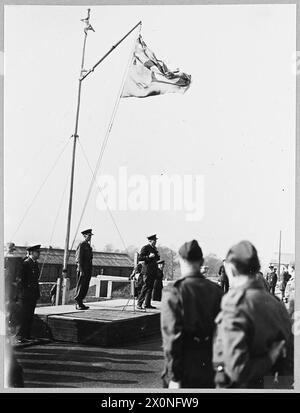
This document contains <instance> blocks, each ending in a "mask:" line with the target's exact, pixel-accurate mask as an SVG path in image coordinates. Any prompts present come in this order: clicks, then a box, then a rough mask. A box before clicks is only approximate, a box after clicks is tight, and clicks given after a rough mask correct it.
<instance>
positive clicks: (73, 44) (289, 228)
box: [4, 5, 296, 263]
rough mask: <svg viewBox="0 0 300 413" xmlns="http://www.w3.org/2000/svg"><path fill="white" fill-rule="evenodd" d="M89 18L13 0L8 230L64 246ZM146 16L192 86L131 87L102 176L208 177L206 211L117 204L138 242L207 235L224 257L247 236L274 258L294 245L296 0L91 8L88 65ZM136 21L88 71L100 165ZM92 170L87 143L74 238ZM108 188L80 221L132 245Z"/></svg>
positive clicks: (9, 10)
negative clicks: (105, 204)
mask: <svg viewBox="0 0 300 413" xmlns="http://www.w3.org/2000/svg"><path fill="white" fill-rule="evenodd" d="M85 16H86V7H84V6H82V7H81V6H80V7H79V6H74V7H70V6H5V142H4V143H5V241H13V242H15V243H16V244H18V245H21V244H24V243H25V242H27V243H29V244H31V243H42V244H43V246H48V245H49V244H51V245H54V246H61V247H63V246H64V238H65V232H66V216H67V201H68V185H69V178H70V164H71V149H72V145H71V140H70V136H71V135H72V134H73V132H74V121H75V110H76V95H77V80H78V76H79V70H80V63H81V51H82V41H83V31H82V28H83V26H82V25H83V23H82V22H80V19H81V18H84V17H85ZM139 20H142V22H143V27H142V36H143V39H144V41H145V42H146V43H147V45H148V47H150V48H151V49H152V50H153V51H154V52H155V53H156V55H157V56H158V57H159V58H160V59H162V60H163V61H164V62H165V63H167V64H168V66H169V67H170V68H173V69H175V68H180V69H181V70H182V71H184V72H186V73H188V74H191V76H192V85H191V87H190V89H189V90H188V91H187V92H186V93H185V94H183V95H181V94H168V95H163V96H154V97H149V98H145V99H136V98H127V99H121V101H120V104H119V108H118V112H117V114H116V118H115V121H114V124H113V129H112V132H111V134H110V137H109V141H108V145H107V148H106V150H105V153H104V157H103V161H102V164H101V167H100V171H99V174H98V175H100V173H101V174H106V175H111V176H114V177H115V178H116V179H117V177H118V175H119V168H120V167H121V168H124V167H126V168H127V171H128V175H129V176H132V175H135V174H139V175H143V176H144V177H145V179H146V180H150V178H151V177H152V176H153V175H158V176H162V175H164V176H170V175H172V174H177V175H179V176H180V177H183V176H184V175H192V176H196V175H199V176H202V177H203V181H204V191H203V205H204V215H203V218H202V219H201V220H200V221H196V222H189V221H187V219H186V211H184V210H182V211H174V210H171V211H163V210H159V211H151V210H148V211H147V210H146V211H145V210H144V211H118V210H117V211H112V213H113V215H114V218H115V221H116V223H117V226H118V228H119V231H120V233H121V235H122V237H123V239H124V240H125V243H126V245H130V244H135V245H137V246H141V245H143V243H144V242H145V237H146V235H149V234H151V233H157V234H158V237H159V243H161V244H162V245H167V246H170V247H173V248H175V249H177V248H178V247H180V245H181V244H182V243H183V242H184V241H187V240H190V239H193V238H196V239H198V241H199V242H200V244H201V246H202V248H203V251H204V253H205V254H207V253H211V252H214V253H216V254H217V255H218V256H220V257H221V258H223V256H224V255H225V254H226V252H227V250H228V248H229V247H230V246H231V245H232V244H233V243H236V242H238V241H240V240H241V239H249V240H250V241H252V242H253V243H254V244H255V245H256V247H257V248H258V251H259V255H260V257H261V260H262V262H263V263H266V262H267V261H268V260H269V259H270V258H271V256H272V255H273V252H275V251H277V249H278V238H279V231H280V230H282V232H283V235H282V250H283V251H284V252H293V251H294V225H295V222H294V213H295V207H294V203H295V194H294V186H295V185H294V182H295V104H296V101H295V92H296V89H295V84H296V83H295V82H296V79H295V74H294V71H293V58H294V56H295V50H296V6H295V5H258V6H257V5H247V6H246V5H240V6H93V7H92V10H91V23H92V25H93V27H94V28H95V30H96V32H95V33H93V32H89V35H88V41H87V48H86V64H85V67H86V68H87V69H88V68H90V67H91V66H92V65H93V64H94V63H95V62H96V61H97V60H98V59H99V58H100V57H101V56H102V55H103V54H104V53H105V52H106V51H107V50H108V49H110V48H111V46H112V45H113V44H114V43H116V42H117V41H118V40H119V39H120V38H121V37H122V36H123V35H124V34H125V33H126V32H127V31H128V30H130V29H131V27H133V26H134V25H135V24H136V23H137V22H138V21H139ZM136 33H137V32H135V33H133V34H132V35H131V36H130V37H129V38H128V39H127V40H126V41H124V43H122V45H121V46H120V47H119V48H118V49H116V50H115V51H114V52H113V53H112V55H111V56H110V57H109V58H107V59H106V60H105V61H104V62H103V64H102V65H101V66H99V67H98V68H97V70H96V71H95V72H94V73H92V74H91V75H90V76H89V77H88V78H87V79H86V80H85V81H84V82H83V93H82V106H81V113H80V125H79V136H80V142H81V145H82V147H83V148H84V151H85V153H86V155H87V157H88V160H89V163H90V165H91V166H92V168H94V166H95V164H96V162H97V158H98V156H99V153H100V147H101V143H102V142H103V139H104V135H105V131H106V128H107V124H108V122H109V119H110V116H111V113H112V109H113V105H114V102H115V99H116V96H117V93H118V90H119V88H120V84H121V81H122V76H123V74H124V70H125V68H126V64H127V62H128V57H129V55H130V51H131V50H132V46H133V42H134V38H135V34H136ZM67 142H69V144H68V145H67V147H66V149H65V151H64V152H63V154H62V156H61V158H60V160H59V162H58V164H57V165H56V168H55V169H54V171H53V173H52V174H51V175H50V177H49V179H48V180H47V182H46V184H45V185H44V186H43V187H42V190H41V191H40V193H39V194H38V196H37V197H36V199H35V201H34V203H33V206H32V207H31V208H30V209H29V211H28V214H27V215H26V217H25V219H24V221H23V223H22V225H21V226H20V228H19V229H18V231H17V232H16V230H17V228H18V226H19V224H20V222H21V220H22V217H23V216H24V213H25V211H26V209H27V208H28V207H29V206H30V204H31V202H32V200H33V198H34V196H35V194H36V193H37V191H38V189H39V187H40V186H41V184H42V183H43V182H44V180H45V178H46V176H47V174H48V173H49V171H50V170H51V166H52V165H53V164H54V162H55V160H56V158H57V157H58V155H59V153H60V152H61V151H62V149H63V148H64V145H65V144H66V143H67ZM123 170H124V169H123ZM90 180H91V172H90V170H89V167H88V166H87V163H86V160H85V157H84V155H83V152H82V149H81V146H80V145H78V147H77V156H76V173H75V191H74V204H73V215H72V231H71V241H72V239H73V237H74V232H75V228H76V226H77V224H78V220H79V217H80V214H81V210H82V207H83V203H84V200H85V197H86V193H87V189H88V186H89V183H90ZM116 182H118V181H116ZM64 190H65V192H64ZM98 195H99V193H98V190H97V186H95V187H94V189H93V191H92V195H91V198H90V201H89V204H88V207H87V210H86V213H85V215H84V218H83V221H82V224H81V229H85V228H89V227H92V228H93V230H94V233H95V236H94V239H93V243H94V244H95V246H97V248H99V249H101V248H103V246H104V245H105V244H108V243H111V244H113V245H114V246H115V247H116V248H123V244H122V242H121V239H120V236H119V234H118V232H117V231H116V228H115V227H114V225H113V223H112V220H111V218H110V215H109V214H108V212H106V211H100V210H99V209H98V208H97V197H98ZM60 207H61V208H60ZM58 211H60V212H59V213H58ZM54 224H56V225H54Z"/></svg>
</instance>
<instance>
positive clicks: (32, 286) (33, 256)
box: [16, 245, 41, 343]
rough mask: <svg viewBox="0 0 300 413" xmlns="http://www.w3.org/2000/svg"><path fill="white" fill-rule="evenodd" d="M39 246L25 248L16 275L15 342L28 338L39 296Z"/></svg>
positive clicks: (22, 341) (27, 339) (21, 341)
mask: <svg viewBox="0 0 300 413" xmlns="http://www.w3.org/2000/svg"><path fill="white" fill-rule="evenodd" d="M40 248H41V246H40V245H33V246H32V247H29V248H27V251H28V257H27V258H26V259H25V260H24V261H23V262H22V268H21V271H20V273H19V276H18V288H17V290H18V291H17V301H18V304H19V308H20V320H19V326H18V328H17V334H16V337H17V343H24V342H26V341H29V340H30V333H31V325H32V321H33V316H34V310H35V307H36V303H37V300H38V299H39V297H40V290H39V277H40V269H39V265H38V262H37V260H38V259H39V257H40Z"/></svg>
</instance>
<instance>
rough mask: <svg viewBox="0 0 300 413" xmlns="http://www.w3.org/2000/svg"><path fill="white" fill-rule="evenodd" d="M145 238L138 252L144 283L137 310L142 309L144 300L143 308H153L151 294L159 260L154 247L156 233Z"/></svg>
mask: <svg viewBox="0 0 300 413" xmlns="http://www.w3.org/2000/svg"><path fill="white" fill-rule="evenodd" d="M147 239H148V241H149V243H148V244H147V245H145V246H144V247H143V248H142V249H141V252H140V254H139V261H140V262H142V263H143V269H142V274H143V280H144V285H143V287H142V290H141V293H140V295H139V297H138V303H137V308H138V309H139V310H141V309H142V305H143V303H144V301H145V305H144V308H155V307H154V306H152V305H151V295H152V290H153V285H154V281H155V278H156V275H157V269H158V266H157V261H159V259H160V256H159V254H158V251H157V249H156V241H157V236H156V234H155V235H150V236H149V237H147Z"/></svg>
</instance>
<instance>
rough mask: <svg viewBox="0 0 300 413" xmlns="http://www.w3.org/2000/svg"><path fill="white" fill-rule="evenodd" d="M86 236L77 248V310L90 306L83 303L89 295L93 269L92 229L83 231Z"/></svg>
mask: <svg viewBox="0 0 300 413" xmlns="http://www.w3.org/2000/svg"><path fill="white" fill-rule="evenodd" d="M81 234H82V235H83V237H84V241H82V242H81V243H80V244H79V245H78V247H77V250H76V264H77V285H76V292H75V296H74V300H75V301H76V310H87V309H88V308H89V307H88V306H86V305H84V304H83V300H84V298H85V296H86V295H87V292H88V289H89V285H90V280H91V276H92V270H93V249H92V247H91V239H92V235H94V234H93V233H92V230H91V229H86V230H85V231H82V232H81Z"/></svg>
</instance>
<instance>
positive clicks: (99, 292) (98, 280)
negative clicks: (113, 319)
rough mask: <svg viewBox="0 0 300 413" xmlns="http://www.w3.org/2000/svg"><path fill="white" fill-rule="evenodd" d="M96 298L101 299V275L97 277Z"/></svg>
mask: <svg viewBox="0 0 300 413" xmlns="http://www.w3.org/2000/svg"><path fill="white" fill-rule="evenodd" d="M95 294H96V297H97V298H100V294H101V275H97V284H96V293H95Z"/></svg>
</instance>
